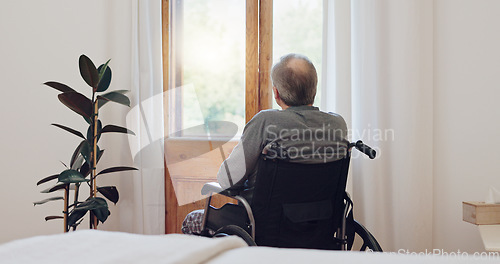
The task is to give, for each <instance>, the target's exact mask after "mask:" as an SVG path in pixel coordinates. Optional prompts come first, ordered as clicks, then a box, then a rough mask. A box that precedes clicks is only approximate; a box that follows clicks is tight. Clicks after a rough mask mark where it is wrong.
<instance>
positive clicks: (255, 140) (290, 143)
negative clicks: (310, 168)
mask: <svg viewBox="0 0 500 264" xmlns="http://www.w3.org/2000/svg"><path fill="white" fill-rule="evenodd" d="M346 138H347V126H346V123H345V121H344V119H343V118H342V117H341V116H339V115H336V114H329V113H325V112H321V111H319V109H318V108H317V107H313V106H297V107H289V108H287V109H286V110H265V111H261V112H260V113H258V114H257V115H256V116H255V117H254V118H253V119H252V120H251V121H250V122H248V124H247V125H246V126H245V130H244V131H243V135H242V138H241V140H240V142H239V144H238V145H237V146H236V147H235V149H234V150H233V152H232V153H231V156H230V157H229V158H228V159H227V160H226V161H225V162H224V163H223V164H222V166H221V169H220V170H219V173H218V181H219V183H220V184H221V185H222V186H223V187H225V188H227V187H230V186H232V185H234V184H238V185H240V184H243V183H245V181H247V180H248V181H247V182H246V184H247V185H248V187H252V186H253V183H254V177H255V175H256V172H257V166H256V165H257V160H258V158H259V156H260V155H261V154H266V155H268V156H270V157H273V158H274V157H279V158H282V159H286V160H289V161H291V162H298V163H324V162H330V161H335V160H339V159H341V158H343V157H345V154H346V150H347V144H348V141H347V139H346Z"/></svg>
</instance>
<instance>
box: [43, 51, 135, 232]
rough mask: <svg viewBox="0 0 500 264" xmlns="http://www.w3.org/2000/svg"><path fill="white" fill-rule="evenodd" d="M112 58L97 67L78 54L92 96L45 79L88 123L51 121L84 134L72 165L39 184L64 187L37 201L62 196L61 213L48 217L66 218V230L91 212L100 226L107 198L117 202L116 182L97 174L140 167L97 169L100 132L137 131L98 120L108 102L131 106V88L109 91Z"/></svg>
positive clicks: (105, 215)
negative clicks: (103, 181) (102, 181)
mask: <svg viewBox="0 0 500 264" xmlns="http://www.w3.org/2000/svg"><path fill="white" fill-rule="evenodd" d="M109 61H110V60H108V61H107V62H106V63H105V64H102V65H100V66H99V67H98V68H96V67H95V65H94V63H93V62H92V61H91V60H90V59H89V58H88V57H87V56H85V55H81V56H80V58H79V67H80V74H81V76H82V78H83V80H84V81H85V83H86V84H88V85H89V86H90V87H91V91H92V96H91V98H88V97H87V96H85V95H83V94H81V93H79V92H77V91H75V90H74V89H73V88H70V87H69V86H67V85H65V84H62V83H59V82H54V81H49V82H46V83H44V84H45V85H47V86H49V87H52V88H54V89H56V90H58V91H59V92H61V93H60V94H59V95H58V98H59V101H61V103H63V104H64V105H65V106H67V107H68V108H69V109H71V110H73V111H74V112H76V113H77V114H79V115H80V116H82V117H83V119H84V120H85V121H86V122H87V124H88V129H87V131H86V133H85V134H84V133H82V132H80V131H77V130H75V129H72V128H70V127H67V126H64V125H61V124H52V125H53V126H55V127H58V128H60V129H62V130H65V131H67V132H69V133H71V134H73V135H75V136H77V137H79V138H81V139H82V141H81V142H80V144H78V146H77V147H76V149H75V150H74V152H73V154H72V156H71V159H70V162H69V166H67V165H66V164H64V163H63V165H64V166H65V167H66V169H65V170H64V171H62V172H61V173H58V174H54V175H51V176H48V177H45V178H43V179H41V180H40V181H39V182H38V183H37V185H40V184H44V183H47V182H53V181H56V180H57V183H56V184H55V185H54V186H52V187H50V188H48V189H45V190H43V191H42V193H53V192H56V191H58V190H64V196H58V197H51V198H48V199H45V200H42V201H39V202H35V203H34V204H35V205H40V204H44V203H47V202H50V201H56V200H63V201H64V209H63V211H62V216H60V215H58V216H47V217H45V220H46V221H48V220H53V219H64V232H68V231H69V230H71V229H72V230H76V228H77V226H78V225H79V224H80V223H81V222H82V221H83V219H84V216H85V215H86V214H87V213H89V217H90V218H89V219H90V221H89V222H90V228H91V229H95V228H97V225H98V223H99V222H101V223H104V222H105V221H106V219H107V218H108V216H109V215H110V211H109V207H108V202H107V200H109V201H111V202H113V203H114V204H116V203H117V202H118V200H119V193H118V190H117V188H116V186H98V185H97V181H96V180H97V177H98V176H99V177H100V176H101V175H103V174H108V173H112V172H119V171H128V170H137V169H136V168H133V167H126V166H119V167H111V168H106V169H103V170H101V171H100V172H97V163H98V162H99V160H100V159H101V157H102V155H103V153H104V150H101V149H100V148H99V146H98V143H99V139H100V138H101V135H102V134H104V133H125V134H132V135H134V132H132V131H130V130H129V129H127V128H124V127H120V126H117V125H106V126H103V124H102V122H101V120H99V110H100V109H101V108H102V107H103V106H104V105H106V104H107V103H108V102H114V103H118V104H122V105H125V106H128V107H130V100H129V98H128V97H127V96H126V95H125V93H126V92H128V91H126V90H115V91H111V92H110V91H108V88H109V85H110V83H111V68H110V67H109V65H108V63H109ZM82 186H88V187H89V190H90V192H89V196H88V197H86V198H85V200H82V201H80V196H82V195H81V194H80V187H82ZM70 192H74V193H73V195H72V196H71V197H72V198H73V199H72V201H70ZM101 196H103V197H104V198H102V197H101ZM106 199H107V200H106Z"/></svg>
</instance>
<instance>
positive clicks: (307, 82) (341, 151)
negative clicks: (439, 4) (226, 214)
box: [182, 54, 349, 234]
mask: <svg viewBox="0 0 500 264" xmlns="http://www.w3.org/2000/svg"><path fill="white" fill-rule="evenodd" d="M271 79H272V83H273V93H274V99H275V100H276V103H277V104H278V105H279V106H280V107H281V109H282V110H275V109H272V110H264V111H261V112H259V113H258V114H256V115H255V116H254V117H253V118H252V120H250V121H249V122H248V123H247V124H246V126H245V129H244V130H243V134H242V136H241V140H240V142H239V143H238V145H237V146H236V147H235V148H234V149H233V151H232V152H231V155H230V156H229V157H228V158H227V159H226V160H225V161H224V162H223V163H222V165H221V167H220V169H219V172H218V174H217V180H218V182H219V183H220V185H221V186H222V187H223V188H225V189H227V188H230V187H237V186H244V187H245V189H246V190H247V191H246V193H245V194H244V196H246V197H247V198H248V199H251V194H252V190H253V186H254V184H255V176H256V175H257V162H258V160H259V157H260V156H261V155H263V154H265V155H267V156H270V157H273V158H280V159H286V160H288V161H290V162H298V163H324V162H331V161H336V160H339V159H341V158H343V157H345V155H346V152H347V145H348V143H349V142H348V141H347V126H346V123H345V121H344V119H343V118H342V117H341V116H340V115H337V114H332V113H325V112H321V111H319V109H318V108H317V107H314V106H312V104H313V102H314V97H315V96H316V85H317V83H318V76H317V73H316V69H315V67H314V65H313V64H312V63H311V61H310V60H309V59H308V58H307V57H305V56H302V55H298V54H288V55H286V56H283V57H281V58H280V61H279V62H278V63H276V64H275V65H274V66H273V68H272V70H271ZM202 218H203V210H197V211H194V212H191V213H190V214H188V216H186V219H185V220H184V222H183V225H182V232H183V233H186V234H191V233H199V232H200V231H201V219H202Z"/></svg>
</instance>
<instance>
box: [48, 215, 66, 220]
mask: <svg viewBox="0 0 500 264" xmlns="http://www.w3.org/2000/svg"><path fill="white" fill-rule="evenodd" d="M54 219H64V216H59V215H51V216H46V217H45V221H49V220H54Z"/></svg>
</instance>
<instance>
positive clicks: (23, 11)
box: [0, 0, 132, 243]
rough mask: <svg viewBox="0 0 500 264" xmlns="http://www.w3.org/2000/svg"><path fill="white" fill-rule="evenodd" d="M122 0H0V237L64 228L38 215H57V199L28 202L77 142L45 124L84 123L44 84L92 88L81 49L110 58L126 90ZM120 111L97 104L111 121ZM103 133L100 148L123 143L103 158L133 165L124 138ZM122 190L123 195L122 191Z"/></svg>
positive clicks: (115, 85)
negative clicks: (85, 75) (85, 77)
mask: <svg viewBox="0 0 500 264" xmlns="http://www.w3.org/2000/svg"><path fill="white" fill-rule="evenodd" d="M123 2H124V1H123V0H107V1H102V0H87V1H67V0H44V1H18V0H4V1H2V7H1V8H0V87H1V88H0V89H1V91H2V95H1V96H2V102H1V103H0V113H1V115H0V120H1V123H2V125H1V134H0V146H1V150H2V154H1V159H0V168H2V172H1V173H0V175H1V180H2V182H1V184H0V205H1V209H2V213H1V215H2V217H1V220H0V223H1V224H0V234H1V235H0V243H2V242H5V241H10V240H12V239H17V238H23V237H29V236H33V235H39V234H52V233H60V232H62V230H63V225H62V221H59V220H54V221H49V222H45V221H44V217H45V216H46V215H51V214H52V215H58V214H59V215H61V213H60V212H61V211H62V202H61V201H57V202H52V203H50V204H45V205H41V206H36V207H33V204H32V202H34V201H38V200H42V199H44V198H47V197H50V195H44V194H40V193H39V191H40V190H42V189H44V188H46V187H48V185H50V184H45V186H36V182H37V181H38V180H39V179H41V178H43V177H45V176H49V175H52V174H56V173H59V172H61V171H62V170H63V169H64V167H63V166H62V165H61V164H60V163H59V160H61V161H63V162H65V163H68V162H69V159H70V157H71V153H72V151H73V149H74V148H75V147H76V145H77V144H78V143H79V140H78V138H77V137H75V136H73V135H71V134H69V133H67V132H65V131H62V130H59V129H58V128H56V127H53V126H50V124H51V123H60V124H64V125H68V126H70V127H74V128H77V129H84V128H85V122H84V121H83V119H82V118H81V117H79V116H78V115H77V114H75V113H73V112H72V111H70V110H69V109H67V108H66V107H65V106H63V105H62V104H61V103H60V102H59V101H58V99H57V94H58V92H57V91H55V90H53V89H51V88H49V87H47V86H44V85H42V83H44V82H46V81H49V80H55V81H60V82H63V83H66V84H68V85H70V86H72V87H73V88H74V89H76V90H78V91H80V92H82V93H85V94H87V95H88V94H89V92H90V88H89V87H88V86H87V85H86V84H85V83H84V82H83V80H82V79H81V77H80V74H79V71H78V57H79V56H80V54H82V53H84V54H86V55H87V56H89V57H90V58H91V59H92V60H93V61H94V63H96V64H100V63H103V62H105V61H106V60H107V59H108V58H112V61H111V64H110V66H111V67H112V70H113V80H112V82H111V87H110V89H130V55H131V54H130V45H131V43H130V42H131V41H130V34H131V32H130V28H131V26H130V25H131V23H132V22H131V11H130V10H129V9H127V8H124V7H123V6H129V5H120V3H123ZM124 111H125V110H124V109H123V108H120V106H116V107H115V106H113V107H109V108H108V109H104V110H103V112H102V117H103V119H104V120H108V121H109V122H111V123H114V124H117V125H124V124H125V121H124V120H125V118H124V116H123V118H118V119H116V118H110V117H111V116H114V115H115V114H118V116H121V113H123V112H124ZM113 136H114V135H113ZM118 137H119V135H118ZM107 138H108V136H107V135H106V136H103V138H102V139H101V143H102V146H101V147H102V148H106V146H108V145H110V144H109V143H110V142H111V140H114V143H118V145H121V148H122V149H120V147H114V148H113V149H109V150H108V151H107V153H105V154H104V156H103V160H102V161H101V162H102V164H103V165H104V164H109V165H132V164H130V157H128V156H127V155H126V153H127V150H128V145H127V144H126V138H125V137H124V138H123V140H121V139H115V138H114V137H113V139H110V138H108V139H107ZM120 140H121V141H120ZM120 142H121V143H122V144H120ZM122 153H125V155H123V154H122ZM117 177H118V176H115V175H111V174H110V176H109V177H106V179H104V180H103V182H109V183H117V182H118V181H119V179H118V178H117ZM124 177H128V176H124ZM118 189H119V190H120V187H118ZM121 195H122V200H125V201H126V200H127V197H126V196H127V195H126V194H124V193H121ZM110 206H111V209H110V210H111V213H112V215H111V216H110V218H109V219H108V222H106V223H105V225H104V228H105V229H114V227H113V226H114V225H115V223H117V222H118V221H119V213H118V211H117V210H115V209H114V208H113V207H114V205H110ZM84 227H85V228H87V226H84Z"/></svg>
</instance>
